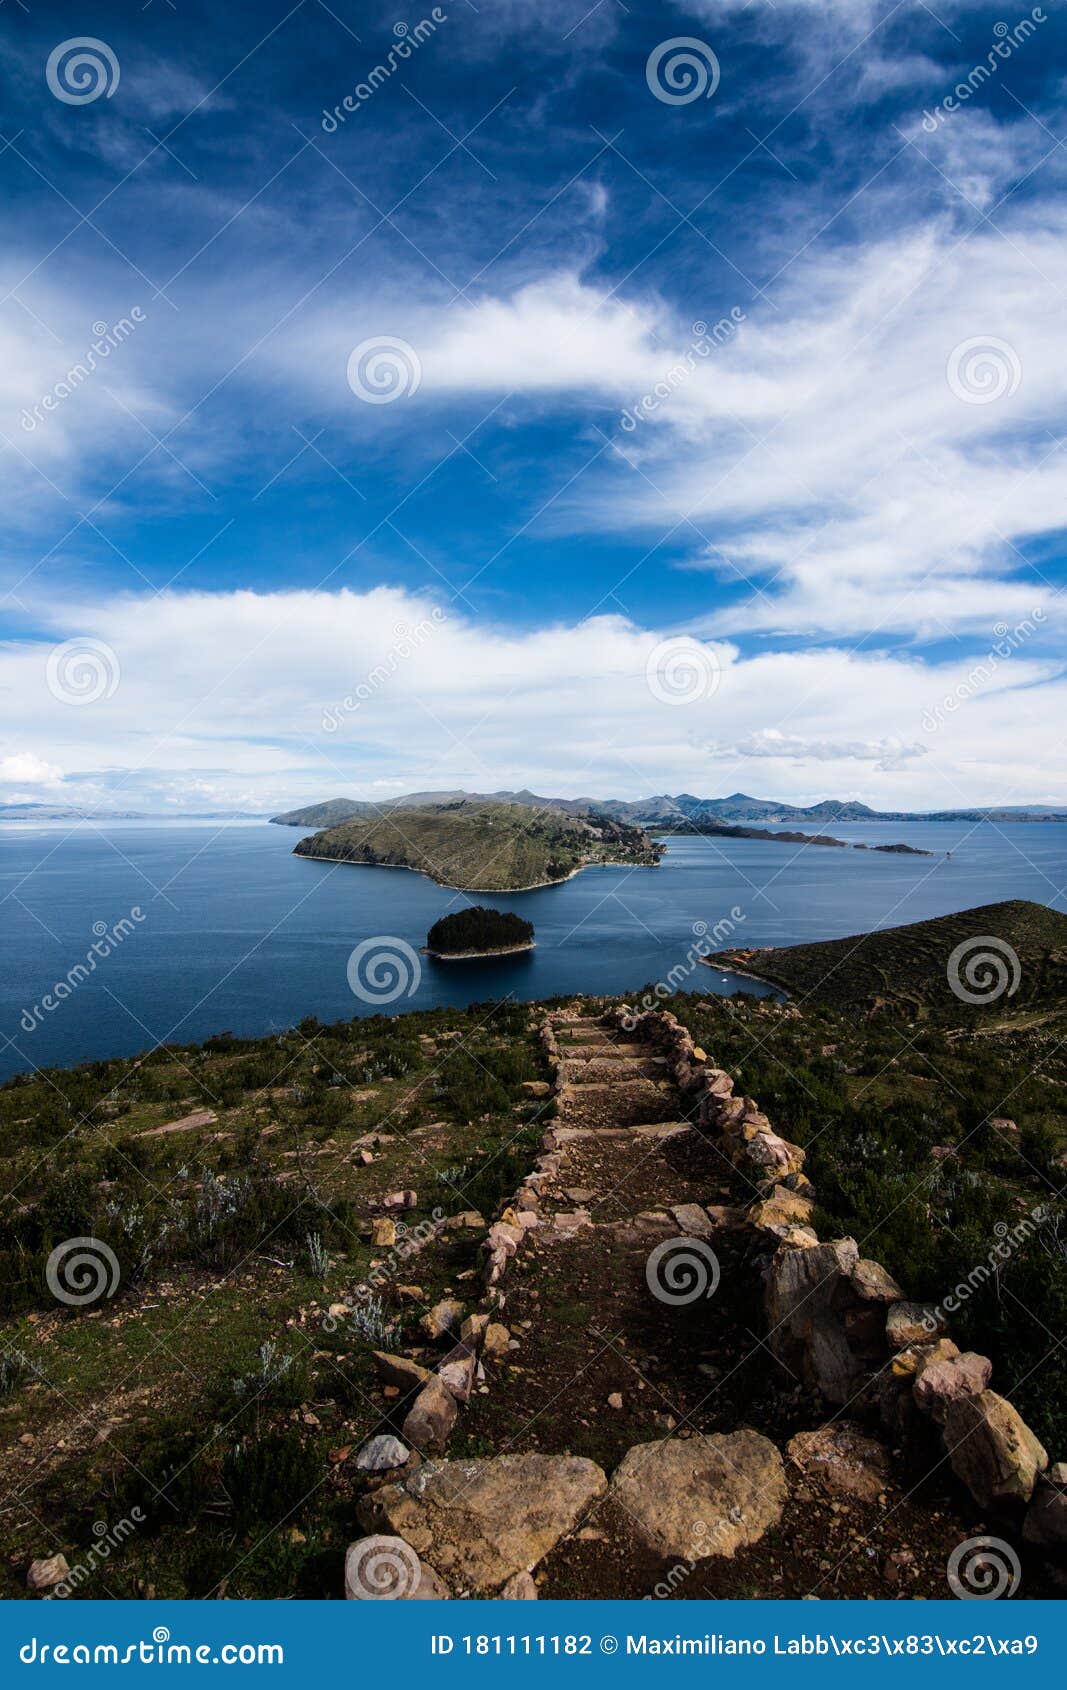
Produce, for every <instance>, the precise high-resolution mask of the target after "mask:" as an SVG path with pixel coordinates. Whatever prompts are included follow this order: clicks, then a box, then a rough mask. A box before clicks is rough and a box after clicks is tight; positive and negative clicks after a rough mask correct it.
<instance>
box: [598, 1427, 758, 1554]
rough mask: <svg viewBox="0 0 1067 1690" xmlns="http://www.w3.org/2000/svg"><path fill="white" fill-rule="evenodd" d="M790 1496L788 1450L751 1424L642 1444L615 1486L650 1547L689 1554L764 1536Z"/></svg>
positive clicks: (726, 1549)
mask: <svg viewBox="0 0 1067 1690" xmlns="http://www.w3.org/2000/svg"><path fill="white" fill-rule="evenodd" d="M786 1496H787V1489H786V1481H785V1469H784V1467H783V1466H782V1458H781V1456H780V1455H779V1453H778V1451H777V1450H776V1449H775V1447H774V1445H773V1444H772V1443H771V1442H770V1441H769V1440H768V1439H767V1438H764V1437H761V1436H760V1434H759V1433H758V1432H750V1431H747V1430H746V1431H741V1432H728V1433H725V1434H724V1433H714V1434H713V1435H712V1436H711V1437H693V1438H685V1439H681V1438H668V1439H665V1440H664V1441H662V1442H659V1443H651V1444H635V1446H634V1447H633V1448H632V1449H629V1450H627V1452H626V1454H625V1455H624V1456H623V1458H622V1460H621V1461H620V1463H619V1465H618V1467H617V1468H616V1469H615V1473H614V1475H613V1477H612V1481H611V1490H610V1492H609V1497H610V1499H611V1500H612V1501H613V1502H615V1503H616V1504H617V1506H618V1508H619V1510H620V1512H621V1515H622V1518H623V1520H624V1521H625V1527H626V1529H627V1530H631V1531H636V1532H637V1535H638V1537H639V1538H640V1539H641V1541H642V1543H643V1544H644V1546H645V1547H646V1548H647V1549H648V1550H650V1551H651V1552H652V1553H653V1554H654V1555H658V1556H665V1557H669V1558H671V1559H672V1560H674V1559H678V1558H684V1559H686V1560H689V1561H702V1560H705V1559H707V1558H708V1557H709V1556H712V1555H723V1556H727V1557H729V1556H732V1555H733V1554H734V1552H735V1550H737V1549H739V1548H743V1547H745V1546H746V1545H748V1544H751V1543H758V1542H759V1540H760V1538H761V1537H762V1536H763V1534H764V1532H765V1531H767V1530H768V1528H769V1527H770V1526H773V1525H775V1524H776V1523H777V1521H778V1520H779V1519H780V1518H781V1513H782V1508H783V1506H784V1504H785V1501H786Z"/></svg>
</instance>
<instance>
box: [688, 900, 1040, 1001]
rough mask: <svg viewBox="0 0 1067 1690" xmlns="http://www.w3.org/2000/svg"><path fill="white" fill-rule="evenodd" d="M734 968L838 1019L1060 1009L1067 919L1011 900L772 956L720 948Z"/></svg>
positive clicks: (719, 960) (720, 959)
mask: <svg viewBox="0 0 1067 1690" xmlns="http://www.w3.org/2000/svg"><path fill="white" fill-rule="evenodd" d="M708 960H709V961H710V962H711V963H712V964H713V965H722V966H724V967H728V966H730V965H731V964H734V965H739V966H740V967H742V968H745V969H747V970H748V971H749V972H750V973H753V974H758V975H759V976H760V977H761V978H763V979H766V980H772V981H773V982H774V983H775V984H776V985H779V986H783V987H784V988H785V989H786V991H788V992H789V993H790V994H791V995H792V996H793V997H795V998H797V999H798V1000H806V999H811V1000H812V1001H813V1002H815V1003H820V1004H826V1005H828V1006H829V1007H831V1008H833V1009H839V1010H843V1011H845V1012H846V1013H848V1012H853V1011H858V1012H860V1013H867V1014H869V1013H871V1012H874V1011H879V1010H891V1011H892V1012H893V1013H895V1014H898V1015H906V1016H908V1017H909V1018H913V1019H916V1018H924V1017H931V1018H945V1017H947V1018H949V1019H955V1020H957V1021H958V1020H960V1019H961V1018H964V1019H966V1018H967V1017H968V1016H969V1015H973V1014H977V1013H985V1014H989V1013H991V1012H994V1011H995V1012H996V1013H997V1014H998V1015H999V1016H1001V1017H1003V1016H1005V1015H1012V1014H1016V1013H1018V1012H1019V1011H1026V1010H1035V1009H1047V1008H1063V1007H1065V1006H1067V916H1065V915H1061V914H1059V913H1058V912H1057V911H1056V910H1050V909H1047V908H1046V907H1045V905H1044V904H1033V903H1027V902H1024V901H1023V900H1022V899H1011V900H1009V901H1008V902H1006V903H1001V904H982V905H980V906H979V907H978V908H977V909H970V910H961V911H960V912H959V913H958V914H956V915H943V916H938V917H937V918H936V919H934V920H932V921H917V922H914V923H912V924H910V925H909V926H906V927H888V928H886V929H884V930H883V931H882V932H877V933H861V934H855V935H853V936H851V937H849V938H847V939H829V940H825V941H823V942H822V943H820V944H814V945H789V946H786V947H783V948H782V949H780V950H775V949H767V950H757V951H723V952H720V953H719V955H718V956H716V957H712V958H709V959H708Z"/></svg>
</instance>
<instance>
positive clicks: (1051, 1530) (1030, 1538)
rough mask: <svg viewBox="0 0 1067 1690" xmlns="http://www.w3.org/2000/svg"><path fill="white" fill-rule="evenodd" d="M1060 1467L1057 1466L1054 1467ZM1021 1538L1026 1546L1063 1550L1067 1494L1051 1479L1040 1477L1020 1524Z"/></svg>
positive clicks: (1066, 1525)
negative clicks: (1036, 1544) (1038, 1544)
mask: <svg viewBox="0 0 1067 1690" xmlns="http://www.w3.org/2000/svg"><path fill="white" fill-rule="evenodd" d="M1062 1465H1063V1463H1062V1462H1057V1463H1056V1466H1057V1467H1062ZM1055 1471H1056V1469H1055V1468H1053V1472H1055ZM1023 1537H1024V1538H1025V1539H1026V1542H1027V1543H1040V1544H1041V1545H1043V1546H1044V1547H1045V1548H1048V1549H1062V1548H1063V1546H1064V1544H1067V1493H1065V1492H1064V1490H1063V1488H1062V1486H1061V1485H1060V1484H1057V1483H1056V1482H1055V1481H1054V1480H1053V1479H1052V1478H1051V1477H1049V1478H1046V1477H1045V1476H1044V1475H1042V1476H1041V1477H1040V1478H1039V1479H1038V1481H1037V1484H1036V1485H1035V1487H1034V1494H1033V1498H1032V1500H1031V1502H1030V1506H1029V1508H1028V1509H1027V1510H1026V1518H1025V1520H1024V1521H1023Z"/></svg>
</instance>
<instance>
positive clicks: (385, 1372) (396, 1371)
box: [374, 1350, 430, 1391]
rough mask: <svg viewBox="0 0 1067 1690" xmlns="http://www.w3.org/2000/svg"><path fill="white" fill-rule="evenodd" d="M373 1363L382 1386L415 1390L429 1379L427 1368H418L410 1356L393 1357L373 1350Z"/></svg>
mask: <svg viewBox="0 0 1067 1690" xmlns="http://www.w3.org/2000/svg"><path fill="white" fill-rule="evenodd" d="M374 1361H375V1365H376V1367H377V1369H378V1378H379V1379H380V1380H381V1382H382V1384H383V1385H393V1386H395V1387H396V1388H397V1389H398V1390H401V1391H414V1390H417V1389H418V1387H419V1386H420V1385H425V1383H426V1381H427V1379H429V1377H430V1370H429V1368H428V1367H420V1366H419V1364H418V1362H417V1361H412V1360H411V1357H410V1356H393V1355H389V1354H388V1353H387V1352H386V1351H385V1350H375V1352H374Z"/></svg>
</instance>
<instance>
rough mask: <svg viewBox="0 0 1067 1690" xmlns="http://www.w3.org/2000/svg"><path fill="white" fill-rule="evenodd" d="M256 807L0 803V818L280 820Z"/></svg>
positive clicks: (8, 819)
mask: <svg viewBox="0 0 1067 1690" xmlns="http://www.w3.org/2000/svg"><path fill="white" fill-rule="evenodd" d="M342 802H344V800H342ZM278 819H279V818H278V817H277V816H265V815H263V813H262V812H261V811H257V810H183V811H181V812H180V813H179V814H177V815H176V814H174V813H173V812H171V813H170V814H168V815H164V814H163V813H162V812H161V811H158V810H157V811H150V810H95V809H93V810H76V809H71V808H70V807H69V806H67V807H64V806H61V805H58V804H0V822H83V821H88V822H262V821H277V820H278Z"/></svg>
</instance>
